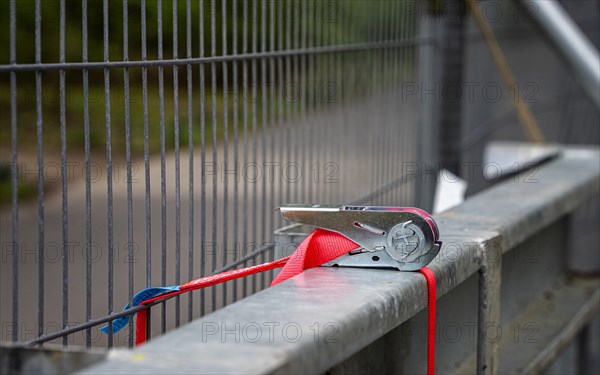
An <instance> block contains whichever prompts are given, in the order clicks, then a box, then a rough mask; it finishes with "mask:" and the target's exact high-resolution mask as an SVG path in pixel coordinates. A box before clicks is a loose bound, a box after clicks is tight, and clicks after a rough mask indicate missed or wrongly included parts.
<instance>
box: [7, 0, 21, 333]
mask: <svg viewBox="0 0 600 375" xmlns="http://www.w3.org/2000/svg"><path fill="white" fill-rule="evenodd" d="M15 1H16V0H11V2H10V10H9V12H10V15H9V17H10V21H9V22H10V64H11V65H16V64H17V6H16V4H15ZM10 134H11V136H10V143H11V152H12V166H11V169H12V173H11V176H10V177H11V191H12V196H11V215H12V247H13V252H14V255H13V258H12V261H13V263H12V341H15V342H16V341H18V340H19V180H18V177H19V173H18V165H19V160H18V153H17V73H15V72H14V71H11V72H10Z"/></svg>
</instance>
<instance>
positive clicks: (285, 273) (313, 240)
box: [136, 229, 436, 375]
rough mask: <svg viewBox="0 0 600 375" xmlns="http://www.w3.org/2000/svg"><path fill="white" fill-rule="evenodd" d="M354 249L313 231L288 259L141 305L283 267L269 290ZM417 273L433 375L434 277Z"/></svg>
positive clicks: (139, 325)
mask: <svg viewBox="0 0 600 375" xmlns="http://www.w3.org/2000/svg"><path fill="white" fill-rule="evenodd" d="M357 247H359V245H357V244H356V243H354V242H353V241H351V240H349V239H347V238H346V237H344V236H342V235H341V234H339V233H335V232H332V231H328V230H325V229H316V230H315V231H314V232H312V233H311V234H309V235H308V236H307V237H306V238H305V239H304V241H302V243H301V244H300V245H299V246H298V248H297V249H296V251H295V252H294V253H293V254H292V255H291V256H289V257H286V258H282V259H278V260H276V261H273V262H270V263H264V264H259V265H257V266H252V267H248V268H242V269H237V270H232V271H227V272H223V273H219V274H216V275H211V276H207V277H202V278H200V279H197V280H193V281H190V282H188V283H186V284H183V285H182V286H181V287H180V289H179V291H176V292H171V293H166V294H162V295H160V296H157V297H154V298H151V299H148V300H145V301H144V302H142V303H141V304H142V305H146V304H149V303H151V302H154V301H158V300H161V299H165V298H168V297H171V296H175V295H178V294H181V293H185V292H189V291H192V290H196V289H202V288H206V287H209V286H213V285H216V284H220V283H223V282H226V281H229V280H233V279H237V278H240V277H244V276H249V275H252V274H255V273H260V272H265V271H268V270H272V269H275V268H280V267H283V269H282V270H281V272H280V273H279V275H277V277H275V279H274V280H273V282H272V283H271V286H273V285H276V284H279V283H280V282H282V281H284V280H287V279H289V278H291V277H293V276H296V275H298V274H300V273H302V271H304V270H305V269H309V268H313V267H318V266H320V265H322V264H324V263H327V262H329V261H331V260H333V259H335V258H337V257H339V256H341V255H343V254H346V253H348V252H349V251H351V250H354V249H356V248H357ZM419 272H421V273H422V274H423V276H425V280H426V281H427V293H428V323H427V374H428V375H433V373H434V359H435V317H436V282H435V275H434V274H433V272H432V271H431V270H430V269H429V268H427V267H423V268H421V269H420V270H419ZM146 311H147V310H141V311H139V312H138V313H137V318H136V345H140V344H142V343H144V342H145V341H146V318H147V315H146Z"/></svg>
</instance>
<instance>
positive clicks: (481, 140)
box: [0, 0, 600, 347]
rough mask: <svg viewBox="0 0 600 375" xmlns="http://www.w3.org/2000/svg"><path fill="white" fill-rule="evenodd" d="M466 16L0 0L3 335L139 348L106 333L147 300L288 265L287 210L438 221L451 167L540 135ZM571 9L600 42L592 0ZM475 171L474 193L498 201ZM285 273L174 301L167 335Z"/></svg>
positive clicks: (544, 67)
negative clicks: (281, 212) (197, 282)
mask: <svg viewBox="0 0 600 375" xmlns="http://www.w3.org/2000/svg"><path fill="white" fill-rule="evenodd" d="M460 3H461V2H460V1H458V0H447V1H444V2H430V3H429V5H432V4H433V6H432V7H431V8H432V9H429V10H433V11H435V12H437V15H438V16H432V15H431V14H429V13H428V12H427V11H426V10H425V7H426V6H425V2H415V1H410V0H406V1H366V0H365V1H362V0H360V1H359V0H356V1H343V0H314V1H312V0H311V1H292V0H285V1H271V0H255V1H252V0H238V1H216V0H211V1H208V0H207V1H191V0H187V1H164V2H163V1H152V2H150V1H148V2H147V1H144V0H139V1H127V0H125V1H120V2H119V1H112V0H111V1H109V0H104V1H103V2H91V1H89V2H88V1H85V0H84V1H81V2H79V1H71V0H56V1H41V0H35V1H29V2H27V1H16V0H8V1H2V2H0V46H1V47H0V124H1V126H0V163H1V165H0V238H1V242H2V262H1V264H0V266H1V272H0V323H1V324H2V326H1V327H0V332H1V334H2V335H1V338H0V340H1V341H13V342H26V343H29V344H33V343H36V342H42V341H45V340H49V339H52V340H51V341H53V342H55V343H62V344H64V345H70V344H76V345H86V346H87V347H91V346H97V347H105V346H107V347H112V346H120V345H123V346H125V345H129V346H131V345H132V343H133V341H132V340H133V336H132V335H131V333H132V331H131V330H130V331H129V332H125V333H123V334H118V335H115V336H114V337H113V336H108V337H106V336H103V335H101V334H100V332H99V329H98V328H99V325H100V324H104V323H102V322H104V321H107V320H108V319H109V316H114V315H115V314H117V313H118V311H119V310H120V308H121V306H123V305H125V304H126V303H127V301H129V300H130V299H131V296H132V295H133V293H134V292H135V291H137V290H139V289H142V288H144V287H147V286H157V285H171V284H177V283H180V282H185V281H187V280H188V279H193V278H197V277H199V276H202V275H207V274H210V273H213V272H219V271H222V270H226V269H231V268H235V267H239V266H242V265H250V264H255V263H260V262H263V261H267V260H270V259H272V258H273V252H274V244H273V241H272V240H273V239H272V233H273V231H274V230H275V229H277V228H279V227H281V226H282V225H283V224H284V223H282V221H281V220H280V218H279V216H278V214H277V213H276V212H274V208H275V207H277V206H278V205H279V204H281V203H287V202H318V203H365V204H384V205H396V206H409V205H418V206H420V207H423V208H426V209H431V204H432V200H433V187H434V184H435V173H437V171H438V170H439V167H440V164H438V161H440V162H441V165H444V164H445V163H446V162H447V160H443V159H444V158H445V157H446V156H449V159H453V160H450V161H453V162H456V161H458V162H460V163H462V164H463V165H466V166H467V168H470V167H469V166H471V165H481V163H482V157H481V155H482V153H483V147H484V145H485V144H486V143H487V142H488V141H490V140H493V139H522V137H523V136H522V135H521V134H520V130H519V129H518V126H516V125H515V126H510V124H516V116H515V114H514V111H513V109H512V107H511V103H510V99H508V98H509V95H504V96H502V95H501V97H499V98H490V97H489V96H487V94H486V93H484V91H482V90H481V89H483V88H485V87H488V86H490V87H492V88H498V87H499V86H500V85H501V83H498V82H497V81H498V79H497V77H496V72H495V67H494V66H493V64H492V63H491V61H490V60H488V59H489V52H488V51H487V50H486V48H485V47H484V45H483V44H482V43H481V37H480V35H479V33H478V31H477V30H476V29H475V28H474V26H473V25H471V24H470V23H469V22H468V21H469V19H468V18H466V17H465V15H464V14H463V15H460V12H458V11H457V10H458V8H456V6H457V4H460ZM481 3H482V5H481V6H482V8H484V10H487V12H484V15H486V18H487V20H488V22H490V24H491V26H492V27H493V29H494V30H495V32H496V35H497V36H498V39H499V43H500V44H501V46H502V48H503V50H504V51H505V53H506V54H507V57H508V59H509V61H510V62H511V66H512V67H513V68H514V70H515V73H516V76H517V78H520V79H521V81H519V87H518V89H519V90H520V91H519V92H520V93H521V94H522V95H523V97H524V99H525V97H526V99H527V100H529V99H533V101H530V102H528V104H529V106H530V107H531V109H532V111H533V112H534V113H535V114H536V116H537V117H538V120H540V123H541V124H542V130H543V131H544V133H545V135H546V137H547V139H548V140H549V141H551V142H561V143H592V144H598V143H600V139H599V138H598V137H599V135H600V134H599V132H598V129H599V128H598V127H597V123H598V121H599V119H598V116H599V114H598V111H597V109H596V108H595V107H594V106H593V104H592V103H590V102H589V101H588V100H587V98H585V96H584V95H583V93H582V90H581V89H580V88H579V87H578V86H577V85H576V84H575V82H574V79H573V76H572V73H571V72H570V71H569V70H568V69H565V65H564V64H562V63H561V62H560V60H558V59H557V58H556V56H554V54H553V53H552V51H550V50H549V49H547V48H546V47H545V44H544V41H543V40H542V38H541V36H540V35H539V34H538V33H537V32H535V30H534V29H533V27H534V23H532V22H531V20H528V19H527V18H526V17H525V16H524V13H523V12H521V11H520V10H519V8H517V7H515V6H514V4H512V2H510V1H504V0H502V1H482V2H481ZM436 4H437V6H438V7H439V8H440V9H438V8H436ZM563 5H564V6H565V8H567V10H568V11H569V12H570V13H571V15H572V16H573V17H574V18H575V19H576V20H577V23H578V24H579V25H580V26H581V27H582V29H583V30H584V31H585V32H586V33H587V34H588V37H590V38H591V40H592V42H593V43H595V44H596V46H597V45H598V43H599V40H598V35H597V33H594V32H593V31H594V30H596V29H597V28H595V27H596V26H597V22H598V17H597V14H598V13H597V12H594V11H593V10H594V9H596V10H597V3H596V2H595V1H579V2H577V5H576V6H575V5H573V4H572V2H563ZM594 7H596V8H594ZM496 11H499V13H494V12H496ZM440 15H442V17H439V16H440ZM444 16H445V17H444ZM457 16H458V17H465V19H464V20H462V21H461V22H463V24H462V25H460V24H458V23H460V22H458V23H457V21H460V19H457V18H456V17H457ZM461 27H462V28H464V30H463V29H461ZM449 31H451V32H452V33H449ZM452 38H454V39H452ZM463 38H464V40H463ZM453 40H455V41H461V40H462V42H461V43H459V46H458V47H459V48H457V46H456V45H454V46H453V47H452V46H450V44H452V43H450V42H451V41H453ZM440 47H444V48H440ZM460 51H464V55H461V54H460V53H459V52H460ZM534 52H535V53H534ZM457 56H458V57H460V56H462V57H461V58H460V59H458V60H452V59H454V58H457ZM557 77H558V78H557ZM448 80H450V82H448ZM457 83H458V84H459V85H461V87H464V88H466V89H465V91H464V92H463V96H462V98H461V96H460V95H459V97H458V98H455V97H452V96H451V95H449V93H448V92H447V91H445V89H447V86H448V84H450V85H452V84H454V85H456V84H457ZM474 83H475V84H474ZM530 84H533V85H530ZM472 88H475V89H476V91H475V102H473V101H471V99H472V96H471V94H472V93H471V91H469V90H470V89H472ZM460 103H462V104H463V105H461V104H460ZM461 108H462V113H461ZM467 109H468V110H467ZM438 124H442V125H443V126H439V125H438ZM461 128H462V131H461V130H460V129H461ZM440 129H446V130H448V131H447V132H446V133H447V134H446V133H444V134H441V135H440V134H439V133H440ZM452 129H454V131H452ZM463 132H464V133H463ZM438 149H439V150H441V152H438ZM438 153H439V154H440V155H438ZM457 159H458V160H457ZM419 169H429V171H430V172H431V173H430V174H431V175H432V176H434V177H431V178H429V179H428V178H427V176H425V178H420V177H421V176H420V175H419V173H420V172H419ZM469 171H473V172H475V174H473V175H464V174H463V176H462V177H463V178H465V179H467V180H468V182H469V183H470V191H469V194H470V193H471V192H474V191H478V190H481V189H482V188H483V187H485V186H487V185H488V181H486V179H485V177H484V175H483V171H482V170H481V168H475V169H469ZM459 172H460V171H459ZM593 208H594V206H593V205H589V206H588V207H583V211H581V210H580V212H579V216H580V217H579V221H578V223H579V224H578V225H585V226H590V225H593V223H596V222H597V216H598V214H597V211H596V210H594V209H593ZM590 223H592V224H590ZM585 259H587V258H585ZM582 262H585V261H581V260H580V263H582ZM583 266H584V268H585V265H583ZM270 278H271V275H265V276H259V277H253V278H250V279H248V280H245V281H240V282H235V283H230V285H227V286H218V287H213V288H210V289H207V290H205V291H201V292H198V293H195V294H193V295H189V296H182V297H177V298H176V299H175V300H174V301H171V302H168V303H166V304H163V305H162V307H161V312H160V314H154V316H155V319H154V320H153V322H152V324H153V327H152V329H153V332H155V333H156V332H161V333H164V332H166V331H167V330H169V329H171V328H174V327H177V326H179V325H180V324H181V323H182V322H187V321H191V320H193V319H195V318H198V317H200V316H203V315H205V314H206V313H208V312H212V311H214V310H216V309H218V308H220V307H222V306H225V305H226V304H228V303H231V302H233V301H236V300H238V299H240V298H242V297H245V296H247V295H249V294H252V293H254V292H256V291H258V290H260V289H262V288H263V287H265V286H266V285H268V283H269V281H270ZM111 314H112V315H111ZM157 315H159V316H160V317H159V319H156V317H157ZM81 330H83V331H81ZM39 336H41V337H42V339H41V340H38V337H39Z"/></svg>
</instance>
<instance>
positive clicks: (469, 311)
mask: <svg viewBox="0 0 600 375" xmlns="http://www.w3.org/2000/svg"><path fill="white" fill-rule="evenodd" d="M599 191H600V153H599V152H598V150H597V149H583V148H581V149H574V148H569V149H563V150H562V152H561V155H560V156H559V157H558V158H556V159H555V160H552V161H550V162H548V163H546V164H543V165H542V166H539V167H536V169H534V170H529V171H528V172H525V173H523V174H520V175H517V176H515V177H514V178H511V179H510V180H506V181H504V182H502V183H499V184H497V185H496V186H494V187H492V188H490V189H488V190H486V191H484V192H482V193H479V194H477V195H476V196H473V197H472V198H470V199H469V200H467V201H466V202H465V203H464V204H462V205H460V206H457V207H455V208H454V209H451V210H448V211H446V212H443V213H441V214H439V215H437V216H436V221H437V223H438V225H439V227H440V233H441V235H442V237H443V241H444V246H443V249H442V251H441V252H440V254H439V255H438V257H437V258H436V259H435V260H434V261H433V263H432V264H431V265H430V268H431V269H432V270H433V271H434V272H435V274H436V278H437V281H438V299H440V301H439V307H438V341H437V371H439V372H443V373H446V372H458V373H461V372H462V373H469V372H474V371H477V372H479V373H499V372H501V373H519V372H538V371H542V370H543V369H546V368H548V366H550V365H551V364H552V362H553V361H554V360H556V359H557V358H558V359H559V360H561V357H560V356H559V354H560V353H561V352H563V351H565V350H567V351H568V350H569V346H570V345H574V344H573V342H577V341H574V338H575V337H576V336H577V335H579V334H580V332H581V330H582V329H585V327H586V326H588V325H589V324H590V321H591V319H592V318H593V317H594V316H595V315H596V314H597V311H598V308H599V304H600V297H599V293H600V292H599V290H600V289H599V281H598V280H599V279H598V278H597V277H589V276H588V277H585V278H584V277H574V276H573V275H572V274H571V273H570V272H569V270H568V267H567V263H566V262H565V258H566V253H567V251H569V243H568V232H569V214H570V213H572V212H573V211H574V210H575V209H576V208H577V207H579V206H581V205H583V204H586V202H587V201H588V200H589V199H590V198H593V197H594V196H596V195H597V194H598V192H599ZM296 229H298V228H296ZM279 238H282V236H281V233H280V236H279ZM278 245H282V244H281V243H279V244H278ZM593 251H597V249H596V250H593ZM425 307H426V288H425V281H424V279H423V277H422V276H421V275H420V274H419V273H414V272H397V271H385V270H373V269H344V268H317V269H311V270H308V271H306V272H304V273H303V274H301V275H299V276H297V277H295V278H293V279H291V280H289V281H286V282H284V283H282V284H280V285H277V286H275V287H273V288H269V289H266V290H264V291H262V292H260V293H258V294H256V295H253V296H251V297H249V298H246V299H244V300H241V301H239V302H236V303H234V304H232V305H230V306H227V307H225V308H223V309H221V310H219V311H216V312H214V313H212V314H209V315H207V316H205V317H203V318H201V319H198V320H196V321H194V322H192V323H190V324H187V325H185V326H183V327H181V328H179V329H177V330H175V331H172V332H170V333H168V334H166V335H165V336H161V337H159V338H156V339H155V340H152V341H150V342H149V343H147V344H145V345H143V346H142V347H140V348H137V349H135V350H133V351H124V350H123V351H118V352H115V353H114V355H110V356H108V358H107V359H106V360H105V361H103V362H101V363H99V364H97V365H94V366H92V367H90V368H88V369H86V370H85V371H84V373H89V374H92V373H164V372H165V371H168V372H169V373H192V372H202V373H241V372H243V373H299V372H302V373H317V372H324V371H327V370H330V371H331V372H332V373H346V372H357V371H361V372H363V371H367V370H368V371H394V372H410V373H414V372H421V371H424V368H425V341H424V337H425V336H424V330H425V327H426V325H425V321H424V315H423V313H422V312H421V311H422V310H423V309H424V308H425ZM579 342H581V340H580V341H579ZM572 365H573V366H574V364H572ZM475 366H476V367H475ZM563 366H565V365H564V364H563Z"/></svg>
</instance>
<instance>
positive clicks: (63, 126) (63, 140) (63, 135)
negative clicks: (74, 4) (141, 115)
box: [59, 0, 69, 346]
mask: <svg viewBox="0 0 600 375" xmlns="http://www.w3.org/2000/svg"><path fill="white" fill-rule="evenodd" d="M59 8H60V9H59V12H60V16H59V17H60V20H59V23H60V31H59V33H60V36H59V39H60V42H59V44H60V46H59V55H60V56H59V61H60V62H61V63H64V62H65V0H61V1H60V4H59ZM59 75H60V77H59V80H60V83H59V91H60V92H59V95H60V175H61V180H60V182H61V193H62V240H63V248H62V261H63V262H62V263H63V264H62V266H63V270H62V271H63V274H62V276H63V277H62V278H63V280H62V295H63V296H62V297H63V306H62V318H63V322H62V323H63V324H62V326H63V328H66V327H67V322H68V321H69V320H68V319H69V221H68V213H69V211H68V205H67V204H68V202H67V181H68V176H67V121H66V108H65V107H66V97H65V71H64V70H61V71H60V73H59ZM62 343H63V345H64V346H67V344H68V337H67V336H63V338H62Z"/></svg>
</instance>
